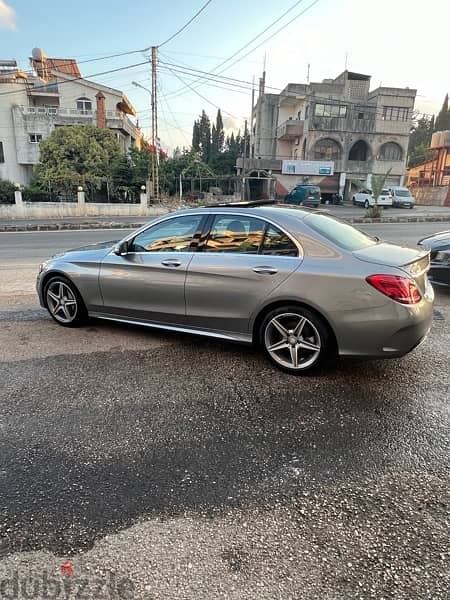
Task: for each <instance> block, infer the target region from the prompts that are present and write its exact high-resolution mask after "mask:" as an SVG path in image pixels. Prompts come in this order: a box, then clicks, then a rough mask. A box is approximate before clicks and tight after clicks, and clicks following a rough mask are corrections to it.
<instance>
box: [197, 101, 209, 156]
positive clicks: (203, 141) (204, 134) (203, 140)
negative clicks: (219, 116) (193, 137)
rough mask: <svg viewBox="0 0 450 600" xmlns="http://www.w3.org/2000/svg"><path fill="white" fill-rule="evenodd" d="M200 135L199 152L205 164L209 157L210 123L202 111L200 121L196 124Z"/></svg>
mask: <svg viewBox="0 0 450 600" xmlns="http://www.w3.org/2000/svg"><path fill="white" fill-rule="evenodd" d="M198 129H199V134H200V152H201V155H202V160H203V162H205V163H207V162H208V161H209V158H210V156H211V123H210V120H209V117H208V115H207V114H206V113H205V111H204V110H202V114H201V117H200V120H199V122H198Z"/></svg>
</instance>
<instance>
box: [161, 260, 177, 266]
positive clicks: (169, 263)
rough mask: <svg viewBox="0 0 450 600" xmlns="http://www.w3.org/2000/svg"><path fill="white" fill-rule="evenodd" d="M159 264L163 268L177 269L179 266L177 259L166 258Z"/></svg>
mask: <svg viewBox="0 0 450 600" xmlns="http://www.w3.org/2000/svg"><path fill="white" fill-rule="evenodd" d="M161 264H162V265H164V266H165V267H179V266H180V265H181V261H180V260H178V258H166V259H165V260H162V261H161Z"/></svg>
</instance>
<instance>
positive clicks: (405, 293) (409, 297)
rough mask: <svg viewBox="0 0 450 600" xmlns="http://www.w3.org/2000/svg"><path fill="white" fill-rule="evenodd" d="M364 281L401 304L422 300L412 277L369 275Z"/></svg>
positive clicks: (415, 302)
mask: <svg viewBox="0 0 450 600" xmlns="http://www.w3.org/2000/svg"><path fill="white" fill-rule="evenodd" d="M366 281H367V282H368V283H370V285H373V287H374V288H375V289H377V290H378V291H379V292H381V293H382V294H384V295H385V296H388V297H389V298H392V300H395V301H396V302H400V303H401V304H417V303H418V302H420V301H421V300H422V294H421V293H420V290H419V288H418V287H417V285H416V282H415V281H414V280H413V279H408V278H407V277H400V276H399V275H369V277H367V278H366Z"/></svg>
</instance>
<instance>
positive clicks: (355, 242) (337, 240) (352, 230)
mask: <svg viewBox="0 0 450 600" xmlns="http://www.w3.org/2000/svg"><path fill="white" fill-rule="evenodd" d="M304 223H306V224H307V225H308V227H310V228H311V229H313V230H314V231H317V233H320V235H323V236H324V237H325V238H327V240H330V242H333V243H334V244H336V245H337V246H339V247H340V248H344V250H350V251H352V252H353V251H354V250H361V249H362V248H367V247H369V246H375V244H376V243H377V241H376V240H375V238H373V237H370V236H369V235H367V234H366V233H363V232H362V231H360V230H359V229H356V227H353V226H352V225H350V224H349V223H345V222H344V221H339V220H338V219H334V218H332V217H328V216H326V215H308V216H307V217H305V219H304Z"/></svg>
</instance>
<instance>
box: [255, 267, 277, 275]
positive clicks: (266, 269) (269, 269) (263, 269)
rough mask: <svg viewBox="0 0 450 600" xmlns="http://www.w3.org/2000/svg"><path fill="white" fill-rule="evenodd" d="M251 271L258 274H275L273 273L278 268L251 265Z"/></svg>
mask: <svg viewBox="0 0 450 600" xmlns="http://www.w3.org/2000/svg"><path fill="white" fill-rule="evenodd" d="M253 271H255V273H258V274H259V275H275V273H278V269H274V268H273V267H253Z"/></svg>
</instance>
